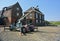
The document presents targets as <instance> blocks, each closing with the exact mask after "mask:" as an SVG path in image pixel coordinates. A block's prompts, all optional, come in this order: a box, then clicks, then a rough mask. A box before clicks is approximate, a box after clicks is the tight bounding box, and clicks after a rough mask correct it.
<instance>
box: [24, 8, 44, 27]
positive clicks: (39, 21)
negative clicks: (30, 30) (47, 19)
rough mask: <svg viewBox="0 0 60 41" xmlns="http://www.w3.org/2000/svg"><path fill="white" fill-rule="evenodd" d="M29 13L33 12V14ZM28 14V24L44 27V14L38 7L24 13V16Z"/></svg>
mask: <svg viewBox="0 0 60 41" xmlns="http://www.w3.org/2000/svg"><path fill="white" fill-rule="evenodd" d="M29 11H31V13H30V12H29ZM28 13H30V14H29V15H28V16H27V17H26V22H27V24H31V23H32V24H34V25H38V26H43V25H44V14H43V13H42V12H41V11H40V10H39V8H38V7H31V8H29V9H28V10H26V11H25V12H24V14H28Z"/></svg>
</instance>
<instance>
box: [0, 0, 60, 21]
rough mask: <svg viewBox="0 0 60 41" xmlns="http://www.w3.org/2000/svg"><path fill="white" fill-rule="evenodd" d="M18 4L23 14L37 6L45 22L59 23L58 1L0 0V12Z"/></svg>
mask: <svg viewBox="0 0 60 41" xmlns="http://www.w3.org/2000/svg"><path fill="white" fill-rule="evenodd" d="M16 2H19V4H20V6H21V7H22V9H23V12H24V11H26V10H27V9H29V8H30V7H36V6H37V5H38V8H39V10H40V11H41V12H42V13H43V14H44V18H45V20H47V21H60V0H1V1H0V10H2V8H3V7H8V6H11V5H13V4H15V3H16Z"/></svg>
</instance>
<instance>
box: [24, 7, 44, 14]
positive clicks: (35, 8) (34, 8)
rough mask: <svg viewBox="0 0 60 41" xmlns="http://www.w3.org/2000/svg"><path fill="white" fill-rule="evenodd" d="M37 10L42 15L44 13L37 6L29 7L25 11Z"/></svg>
mask: <svg viewBox="0 0 60 41" xmlns="http://www.w3.org/2000/svg"><path fill="white" fill-rule="evenodd" d="M31 10H32V11H37V12H39V13H40V14H42V15H44V14H43V13H42V12H41V11H40V10H39V8H37V7H30V8H29V9H28V10H26V11H25V12H29V11H31Z"/></svg>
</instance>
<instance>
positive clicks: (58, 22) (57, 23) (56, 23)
mask: <svg viewBox="0 0 60 41" xmlns="http://www.w3.org/2000/svg"><path fill="white" fill-rule="evenodd" d="M50 23H51V24H54V25H60V21H51V22H50Z"/></svg>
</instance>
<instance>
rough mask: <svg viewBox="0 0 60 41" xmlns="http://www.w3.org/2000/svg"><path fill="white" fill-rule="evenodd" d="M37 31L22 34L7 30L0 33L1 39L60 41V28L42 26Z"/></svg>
mask: <svg viewBox="0 0 60 41" xmlns="http://www.w3.org/2000/svg"><path fill="white" fill-rule="evenodd" d="M38 30H39V31H37V32H31V33H27V35H26V36H24V35H23V36H21V35H20V32H14V31H5V32H2V33H0V41H60V28H56V27H53V28H52V27H40V28H39V29H38Z"/></svg>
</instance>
